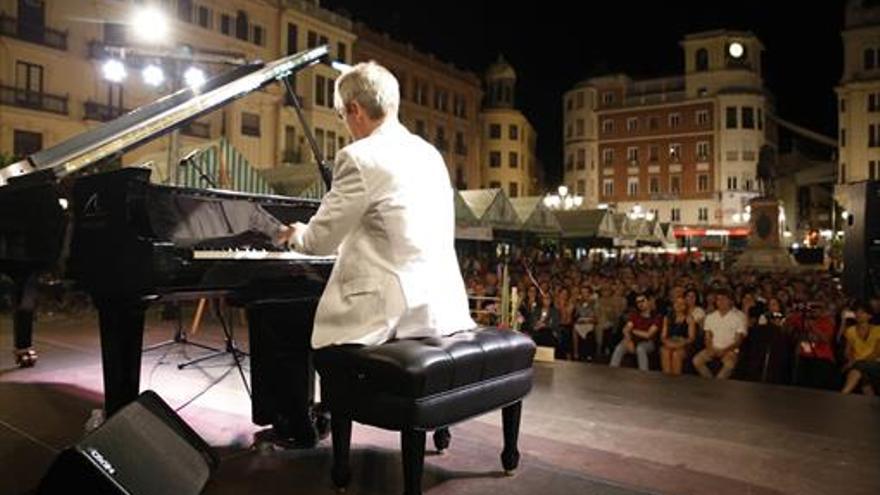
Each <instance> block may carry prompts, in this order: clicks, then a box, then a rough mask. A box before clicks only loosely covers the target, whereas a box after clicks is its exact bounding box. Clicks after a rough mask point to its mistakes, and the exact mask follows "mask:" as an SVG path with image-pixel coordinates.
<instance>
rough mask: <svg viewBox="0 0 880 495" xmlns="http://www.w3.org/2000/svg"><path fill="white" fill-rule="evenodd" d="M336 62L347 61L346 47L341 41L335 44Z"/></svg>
mask: <svg viewBox="0 0 880 495" xmlns="http://www.w3.org/2000/svg"><path fill="white" fill-rule="evenodd" d="M336 60H338V61H340V62H345V61H346V60H348V47H347V46H346V45H345V43H343V42H341V41H340V42H339V43H336Z"/></svg>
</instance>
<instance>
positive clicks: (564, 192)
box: [559, 186, 568, 197]
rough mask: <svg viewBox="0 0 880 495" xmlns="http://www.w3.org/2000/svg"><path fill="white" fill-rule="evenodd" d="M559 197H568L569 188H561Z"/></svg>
mask: <svg viewBox="0 0 880 495" xmlns="http://www.w3.org/2000/svg"><path fill="white" fill-rule="evenodd" d="M559 195H560V196H562V197H565V196H568V187H567V186H559Z"/></svg>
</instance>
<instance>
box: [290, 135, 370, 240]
mask: <svg viewBox="0 0 880 495" xmlns="http://www.w3.org/2000/svg"><path fill="white" fill-rule="evenodd" d="M366 209H367V191H366V187H365V184H364V177H363V173H362V171H361V168H360V166H359V165H358V163H357V161H356V160H355V159H354V158H353V157H352V156H351V155H350V154H349V153H348V152H346V151H342V152H340V153H339V155H337V157H336V166H335V167H334V170H333V183H332V184H331V188H330V191H329V192H328V193H327V195H326V196H324V199H323V201H321V206H320V207H319V208H318V211H317V213H315V215H314V216H313V217H312V218H311V220H309V224H308V226H307V227H306V229H305V230H304V231H303V234H302V245H301V246H299V245H298V246H296V247H297V248H300V250H301V251H302V252H304V253H308V254H316V255H329V254H333V253H335V252H336V249H337V248H338V247H339V244H340V243H342V240H343V239H344V238H345V236H346V235H347V234H348V233H349V232H351V231H352V229H354V227H355V226H356V225H357V224H358V222H360V220H361V218H362V216H363V214H364V211H366ZM297 240H298V239H297ZM296 244H299V243H298V242H297V243H296Z"/></svg>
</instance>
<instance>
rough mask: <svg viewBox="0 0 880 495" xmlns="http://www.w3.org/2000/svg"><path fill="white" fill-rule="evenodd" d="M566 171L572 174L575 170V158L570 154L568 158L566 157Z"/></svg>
mask: <svg viewBox="0 0 880 495" xmlns="http://www.w3.org/2000/svg"><path fill="white" fill-rule="evenodd" d="M565 170H566V171H567V172H571V171H572V170H574V156H573V155H572V154H571V153H569V154H568V156H567V157H565Z"/></svg>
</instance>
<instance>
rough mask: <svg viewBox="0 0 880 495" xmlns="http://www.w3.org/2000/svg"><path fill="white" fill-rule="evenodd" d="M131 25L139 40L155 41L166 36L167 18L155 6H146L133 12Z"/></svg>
mask: <svg viewBox="0 0 880 495" xmlns="http://www.w3.org/2000/svg"><path fill="white" fill-rule="evenodd" d="M131 27H132V30H133V31H134V34H135V36H136V37H137V38H138V39H140V40H141V41H146V42H150V43H155V42H157V41H164V40H165V39H167V37H168V18H167V17H165V14H164V13H163V12H162V11H161V10H159V9H157V8H155V7H147V8H144V9H141V10H138V11H137V12H135V14H134V16H133V17H132V18H131Z"/></svg>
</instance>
